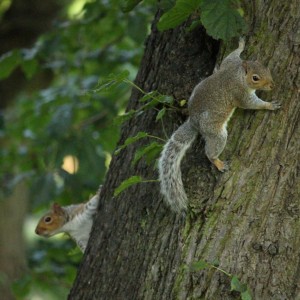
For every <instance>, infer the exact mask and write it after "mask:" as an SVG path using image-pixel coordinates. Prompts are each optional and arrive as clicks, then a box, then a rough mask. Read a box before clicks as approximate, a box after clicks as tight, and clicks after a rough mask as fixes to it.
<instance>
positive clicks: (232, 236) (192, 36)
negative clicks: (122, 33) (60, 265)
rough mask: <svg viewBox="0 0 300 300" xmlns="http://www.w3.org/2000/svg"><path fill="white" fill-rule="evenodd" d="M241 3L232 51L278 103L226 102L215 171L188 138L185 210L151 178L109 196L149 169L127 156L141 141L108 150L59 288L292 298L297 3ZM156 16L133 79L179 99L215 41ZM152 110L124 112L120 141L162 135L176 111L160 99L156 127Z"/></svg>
mask: <svg viewBox="0 0 300 300" xmlns="http://www.w3.org/2000/svg"><path fill="white" fill-rule="evenodd" d="M246 6H247V7H246ZM244 9H245V12H246V14H247V16H248V23H249V27H250V28H249V30H250V34H249V36H248V37H247V41H246V51H245V53H244V54H243V55H242V57H243V58H246V59H247V58H251V59H253V58H257V59H259V60H260V61H261V62H262V63H263V64H265V65H268V66H269V68H270V69H271V72H272V74H273V78H274V81H275V85H276V87H275V88H274V89H273V91H272V92H270V93H264V94H263V98H264V99H266V100H267V101H271V100H272V101H275V100H278V101H279V102H281V103H282V108H281V109H280V110H279V111H276V112H260V111H242V110H237V111H236V112H235V114H234V116H233V118H232V119H231V122H230V124H229V127H228V129H229V138H228V142H227V145H226V148H225V151H224V153H223V155H222V156H224V157H225V158H229V159H230V170H229V171H228V172H226V173H220V172H218V171H217V170H215V169H214V168H213V167H212V166H211V164H210V162H209V161H208V160H207V158H206V156H205V154H204V147H203V145H204V143H203V141H202V140H201V137H199V138H198V139H197V140H196V141H195V142H194V144H193V146H192V147H191V148H190V150H189V151H188V153H187V155H186V157H185V158H184V161H183V163H182V174H183V176H182V177H183V182H184V186H185V189H186V192H187V195H188V198H189V205H190V208H189V210H188V212H187V216H186V217H183V216H181V215H177V214H175V213H173V212H172V211H171V210H170V209H169V208H168V207H166V206H165V204H164V202H163V201H162V196H161V195H160V193H159V184H158V183H157V182H154V183H142V184H138V185H135V186H132V187H130V188H129V189H128V190H126V191H124V192H123V193H121V194H120V195H119V196H117V197H113V192H114V189H115V188H116V187H117V186H119V184H120V183H121V182H122V181H123V180H125V179H127V178H129V177H130V176H132V175H140V176H142V177H143V178H146V179H156V178H157V176H158V175H157V171H156V170H153V167H147V165H146V164H145V163H144V162H140V163H139V164H137V165H136V166H135V167H132V165H131V161H132V160H133V158H134V153H135V150H136V149H137V147H140V146H141V144H142V143H145V141H143V142H141V143H136V144H133V145H132V146H130V147H127V148H126V149H124V150H123V151H122V152H121V153H120V154H119V155H117V156H114V157H113V159H112V162H111V165H110V169H109V172H108V174H107V179H106V182H105V184H104V186H103V189H102V192H101V195H100V197H101V199H100V207H99V213H98V215H97V218H96V221H95V226H94V227H93V231H92V236H91V239H90V242H89V245H88V248H87V251H86V253H85V256H84V259H83V262H82V264H81V267H80V269H79V272H78V276H77V279H76V281H75V283H74V286H73V289H72V290H71V292H70V296H69V299H72V300H74V299H75V300H76V299H78V300H79V299H222V300H223V299H238V298H239V297H240V293H242V292H244V296H245V297H246V295H251V296H252V299H278V300H279V299H300V281H299V278H300V225H299V217H300V216H299V214H300V210H299V205H300V202H299V201H300V200H299V199H300V189H299V187H300V180H299V172H300V165H299V161H300V160H299V158H300V157H299V153H300V143H299V140H300V126H299V124H300V123H299V121H300V120H299V119H300V115H299V114H300V101H299V90H300V81H299V77H300V73H299V65H300V56H299V52H300V43H299V42H300V40H299V33H300V32H299V28H300V23H299V20H300V15H299V13H300V4H299V2H298V1H296V0H292V1H290V2H281V1H272V2H271V1H256V2H255V6H254V5H252V4H251V5H250V4H249V3H245V6H244ZM157 19H158V15H157V16H156V20H155V22H157ZM155 22H154V25H153V27H152V31H151V35H150V37H149V38H148V40H147V42H146V49H145V54H144V58H143V60H142V63H141V67H140V70H139V73H138V75H137V78H136V81H135V82H136V84H137V85H138V86H140V87H141V88H142V89H143V90H145V91H153V90H157V91H159V92H160V93H163V94H168V95H173V96H174V97H175V99H177V100H182V99H188V97H189V95H190V93H191V91H192V89H193V87H194V86H195V85H196V84H197V83H198V82H199V80H200V79H201V78H204V77H206V76H208V75H209V74H211V73H212V71H213V68H214V65H215V61H216V59H217V53H218V50H219V45H218V43H216V42H214V41H213V40H212V39H210V38H208V37H207V36H206V34H205V32H204V30H203V29H202V28H198V29H195V30H193V31H191V32H188V31H186V25H182V26H181V27H178V28H177V29H175V30H170V31H167V32H163V33H161V32H158V31H157V29H156V26H155ZM230 50H231V49H230ZM221 52H222V51H220V52H219V53H221ZM217 88H218V87H217V86H216V89H217ZM140 97H141V95H140V94H139V92H138V91H137V90H133V92H132V95H131V98H130V101H129V104H128V110H130V109H136V108H137V107H139V105H141V103H139V102H138V100H139V98H140ZM155 117H156V112H155V111H154V110H153V111H151V110H149V111H146V112H144V114H142V115H141V116H139V117H136V118H134V119H132V120H130V121H128V122H126V123H125V124H124V126H123V129H122V134H121V139H120V144H123V143H124V141H125V140H126V138H128V137H130V136H134V135H136V134H137V132H139V131H146V132H148V133H151V134H152V135H157V136H160V137H162V138H165V136H164V133H163V132H167V134H168V135H169V136H170V135H171V134H172V132H173V131H174V130H175V129H176V128H177V127H178V126H179V124H180V123H182V122H183V120H184V119H185V118H186V117H185V116H184V115H183V114H181V113H180V112H175V111H169V110H168V113H167V117H166V118H165V119H164V125H165V126H164V128H162V125H161V123H159V122H156V121H155ZM199 261H200V262H201V263H199ZM196 262H198V265H195V263H196ZM205 262H206V264H205ZM192 265H193V266H194V267H193V268H192V267H191V266H192ZM240 282H242V283H243V284H245V285H240V284H239V283H240ZM232 290H233V291H232ZM248 299H249V298H248Z"/></svg>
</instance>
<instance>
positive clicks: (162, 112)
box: [155, 107, 166, 121]
mask: <svg viewBox="0 0 300 300" xmlns="http://www.w3.org/2000/svg"><path fill="white" fill-rule="evenodd" d="M165 113H166V108H165V107H164V108H162V109H161V110H160V111H159V112H158V114H157V116H156V119H155V121H158V120H160V119H161V118H162V117H163V116H164V115H165Z"/></svg>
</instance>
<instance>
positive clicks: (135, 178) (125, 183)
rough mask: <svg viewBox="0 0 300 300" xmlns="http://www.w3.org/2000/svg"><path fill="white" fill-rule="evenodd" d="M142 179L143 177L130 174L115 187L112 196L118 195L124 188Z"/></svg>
mask: <svg viewBox="0 0 300 300" xmlns="http://www.w3.org/2000/svg"><path fill="white" fill-rule="evenodd" d="M142 181H143V178H142V177H141V176H131V177H130V178H128V179H126V180H124V181H123V182H122V183H121V184H120V185H119V186H118V187H117V188H116V189H115V192H114V196H118V195H119V194H120V193H122V192H123V191H124V190H126V189H128V188H129V187H130V186H132V185H134V184H137V183H140V182H142Z"/></svg>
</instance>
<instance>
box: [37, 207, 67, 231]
mask: <svg viewBox="0 0 300 300" xmlns="http://www.w3.org/2000/svg"><path fill="white" fill-rule="evenodd" d="M66 221H67V216H66V213H65V211H64V210H63V208H62V207H61V206H60V205H59V204H57V203H54V204H53V205H52V208H51V211H49V212H48V213H46V214H45V215H44V216H43V217H42V218H41V219H40V220H39V222H38V224H37V226H36V229H35V233H36V234H38V235H41V236H43V237H50V236H53V235H55V234H57V233H59V232H61V231H60V229H61V228H62V226H63V225H64V224H65V223H66Z"/></svg>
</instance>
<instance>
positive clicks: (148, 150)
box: [132, 142, 163, 165]
mask: <svg viewBox="0 0 300 300" xmlns="http://www.w3.org/2000/svg"><path fill="white" fill-rule="evenodd" d="M162 147H163V145H162V144H159V143H157V142H153V143H151V144H149V145H147V146H145V147H141V148H139V149H138V150H137V151H136V153H135V156H134V159H133V162H132V164H133V165H135V164H136V163H137V162H138V161H139V160H140V159H141V158H142V157H143V156H145V157H146V162H147V164H148V165H149V164H150V163H151V162H152V161H153V160H154V158H155V157H157V156H158V155H159V154H160V152H161V150H162Z"/></svg>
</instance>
